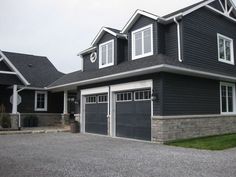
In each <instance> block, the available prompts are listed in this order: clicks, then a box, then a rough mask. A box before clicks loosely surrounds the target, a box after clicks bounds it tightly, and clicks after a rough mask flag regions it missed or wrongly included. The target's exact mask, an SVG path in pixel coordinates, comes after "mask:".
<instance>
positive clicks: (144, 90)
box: [134, 89, 152, 101]
mask: <svg viewBox="0 0 236 177" xmlns="http://www.w3.org/2000/svg"><path fill="white" fill-rule="evenodd" d="M149 91H150V98H148V99H136V93H137V92H139V93H140V92H149ZM151 97H152V91H151V89H149V90H146V89H145V90H138V91H135V92H134V101H150V100H151Z"/></svg>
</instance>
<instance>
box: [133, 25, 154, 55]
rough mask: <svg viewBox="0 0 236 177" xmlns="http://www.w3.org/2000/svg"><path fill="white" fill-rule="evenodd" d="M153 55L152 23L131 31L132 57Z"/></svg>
mask: <svg viewBox="0 0 236 177" xmlns="http://www.w3.org/2000/svg"><path fill="white" fill-rule="evenodd" d="M150 55H153V25H152V24H151V25H148V26H145V27H143V28H141V29H138V30H135V31H133V32H132V59H133V60H135V59H138V58H142V57H147V56H150Z"/></svg>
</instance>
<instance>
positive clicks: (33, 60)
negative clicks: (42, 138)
mask: <svg viewBox="0 0 236 177" xmlns="http://www.w3.org/2000/svg"><path fill="white" fill-rule="evenodd" d="M63 75H64V74H63V73H61V72H59V71H58V70H57V69H56V68H55V67H54V66H53V64H52V63H51V62H50V61H49V60H48V58H46V57H41V56H34V55H27V54H19V53H12V52H2V51H0V106H1V108H2V112H3V111H4V112H5V113H8V114H10V115H11V117H15V118H16V120H17V118H18V116H19V113H20V115H21V118H22V122H21V126H25V125H24V118H25V117H29V116H34V117H37V119H38V126H49V125H55V124H58V123H60V121H61V114H62V112H63V93H60V92H59V93H53V92H51V91H48V90H47V89H46V87H47V86H48V85H50V84H52V83H53V82H54V81H56V80H57V79H59V78H60V77H62V76H63ZM26 126H27V125H26Z"/></svg>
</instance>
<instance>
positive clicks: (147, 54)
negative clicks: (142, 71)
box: [132, 24, 153, 60]
mask: <svg viewBox="0 0 236 177" xmlns="http://www.w3.org/2000/svg"><path fill="white" fill-rule="evenodd" d="M148 28H150V29H151V52H149V53H145V54H144V53H142V54H141V55H137V56H136V55H135V48H136V44H135V37H134V34H135V33H138V32H141V31H144V30H146V29H148ZM142 51H143V52H144V40H143V33H142ZM150 55H153V24H150V25H147V26H145V27H143V28H140V29H137V30H135V31H132V60H136V59H139V58H143V57H147V56H150Z"/></svg>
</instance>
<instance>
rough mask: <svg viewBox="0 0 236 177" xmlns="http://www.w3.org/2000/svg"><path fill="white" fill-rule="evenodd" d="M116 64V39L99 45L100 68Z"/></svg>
mask: <svg viewBox="0 0 236 177" xmlns="http://www.w3.org/2000/svg"><path fill="white" fill-rule="evenodd" d="M112 65H114V40H111V41H108V42H105V43H102V44H100V45H99V68H104V67H107V66H112Z"/></svg>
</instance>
